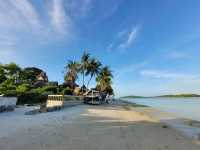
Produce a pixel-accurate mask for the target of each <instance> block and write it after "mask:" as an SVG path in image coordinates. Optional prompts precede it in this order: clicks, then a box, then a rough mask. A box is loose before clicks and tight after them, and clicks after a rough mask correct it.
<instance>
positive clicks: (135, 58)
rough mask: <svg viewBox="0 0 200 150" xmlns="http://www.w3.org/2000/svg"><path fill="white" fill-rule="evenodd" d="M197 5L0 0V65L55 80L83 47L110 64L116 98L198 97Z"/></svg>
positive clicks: (180, 1) (183, 0) (184, 1)
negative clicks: (32, 68) (26, 69)
mask: <svg viewBox="0 0 200 150" xmlns="http://www.w3.org/2000/svg"><path fill="white" fill-rule="evenodd" d="M199 13H200V1H199V0H192V1H188V0H165V1H164V0H151V1H147V0H6V1H5V0H4V1H0V62H1V63H8V62H11V61H12V62H13V61H14V62H16V63H17V64H19V65H21V66H23V67H25V66H36V67H40V68H42V69H44V70H45V71H46V72H47V74H48V76H49V79H50V80H53V81H59V82H62V80H63V73H62V72H63V70H64V66H65V64H66V63H67V61H68V60H69V59H75V60H78V59H79V57H80V56H81V54H82V52H83V51H84V50H87V51H89V52H90V53H91V54H92V55H93V56H95V57H97V58H99V59H100V60H101V61H102V62H103V63H104V64H107V65H109V66H110V67H111V69H112V71H113V74H114V79H113V87H114V89H115V93H116V95H117V96H122V95H129V94H135V95H159V94H174V93H185V92H192V93H199V94H200V69H199V64H200V59H199V55H200V15H199Z"/></svg>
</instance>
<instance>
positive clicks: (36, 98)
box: [17, 92, 48, 105]
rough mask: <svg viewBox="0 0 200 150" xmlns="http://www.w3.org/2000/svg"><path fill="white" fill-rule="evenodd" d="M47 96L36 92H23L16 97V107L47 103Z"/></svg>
mask: <svg viewBox="0 0 200 150" xmlns="http://www.w3.org/2000/svg"><path fill="white" fill-rule="evenodd" d="M47 98H48V95H46V94H40V93H37V92H24V93H21V94H19V95H18V101H17V105H22V104H38V103H44V102H46V101H47Z"/></svg>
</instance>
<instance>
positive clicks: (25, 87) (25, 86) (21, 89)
mask: <svg viewBox="0 0 200 150" xmlns="http://www.w3.org/2000/svg"><path fill="white" fill-rule="evenodd" d="M29 89H30V86H29V85H28V84H22V85H19V86H17V88H16V91H17V93H24V92H27V91H28V90H29Z"/></svg>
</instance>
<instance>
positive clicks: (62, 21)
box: [49, 0, 71, 33]
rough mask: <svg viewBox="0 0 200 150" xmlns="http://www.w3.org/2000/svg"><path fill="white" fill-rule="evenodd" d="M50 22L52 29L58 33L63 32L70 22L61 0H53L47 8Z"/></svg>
mask: <svg viewBox="0 0 200 150" xmlns="http://www.w3.org/2000/svg"><path fill="white" fill-rule="evenodd" d="M49 15H50V18H51V23H52V25H53V26H54V29H55V30H56V31H58V32H60V33H63V32H65V30H66V29H67V28H68V26H69V24H70V22H71V21H70V18H69V16H67V14H66V11H65V8H64V4H63V0H53V1H52V6H51V8H50V9H49Z"/></svg>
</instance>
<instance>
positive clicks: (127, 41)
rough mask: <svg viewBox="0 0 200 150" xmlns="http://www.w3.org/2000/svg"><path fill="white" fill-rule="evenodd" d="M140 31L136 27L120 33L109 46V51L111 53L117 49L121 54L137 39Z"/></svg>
mask: <svg viewBox="0 0 200 150" xmlns="http://www.w3.org/2000/svg"><path fill="white" fill-rule="evenodd" d="M139 29H140V27H139V26H138V25H136V26H134V27H132V28H131V29H129V30H127V29H125V30H123V31H120V32H119V33H118V34H117V36H116V38H115V39H114V40H113V41H112V42H111V43H110V44H109V45H108V47H107V51H108V52H111V51H112V50H113V49H114V48H115V49H117V50H119V51H120V52H124V51H125V50H126V49H127V48H129V47H130V46H131V45H132V44H133V43H134V41H135V40H136V39H137V36H138V31H139Z"/></svg>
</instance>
